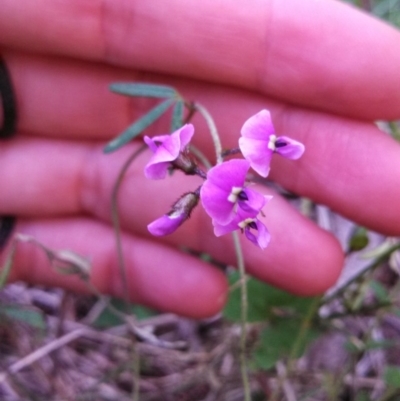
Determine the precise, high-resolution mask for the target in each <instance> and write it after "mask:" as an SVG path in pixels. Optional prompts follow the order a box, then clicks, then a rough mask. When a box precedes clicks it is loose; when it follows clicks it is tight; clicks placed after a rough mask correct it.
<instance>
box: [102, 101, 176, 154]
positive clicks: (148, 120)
mask: <svg viewBox="0 0 400 401" xmlns="http://www.w3.org/2000/svg"><path fill="white" fill-rule="evenodd" d="M174 102H175V100H174V99H167V100H165V101H164V102H162V103H160V104H159V105H157V106H156V107H154V108H153V109H151V110H150V111H149V112H148V113H147V114H145V115H144V116H143V117H141V118H139V120H136V121H135V122H134V123H133V124H132V125H131V126H129V127H128V128H127V129H126V130H125V131H124V132H123V133H122V134H121V135H119V136H118V137H117V138H114V139H113V140H112V141H111V142H109V143H108V144H107V146H106V147H105V148H104V153H111V152H114V151H116V150H117V149H119V148H120V147H122V146H124V145H125V144H127V143H128V142H130V141H131V140H132V139H134V138H136V137H137V136H138V135H139V134H141V133H142V132H143V131H144V130H145V129H146V128H147V127H149V126H150V125H151V124H153V123H154V121H156V120H157V119H158V118H160V117H161V116H162V115H163V114H164V113H165V112H166V111H167V110H168V108H169V107H170V106H171V105H172V104H173V103H174Z"/></svg>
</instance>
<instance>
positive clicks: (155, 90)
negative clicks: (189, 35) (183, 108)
mask: <svg viewBox="0 0 400 401" xmlns="http://www.w3.org/2000/svg"><path fill="white" fill-rule="evenodd" d="M110 90H111V92H115V93H119V94H120V95H126V96H135V97H154V98H160V99H164V98H171V97H174V96H176V95H177V92H176V90H175V89H174V88H172V87H170V86H165V85H153V84H142V83H140V84H139V83H132V82H116V83H113V84H111V85H110Z"/></svg>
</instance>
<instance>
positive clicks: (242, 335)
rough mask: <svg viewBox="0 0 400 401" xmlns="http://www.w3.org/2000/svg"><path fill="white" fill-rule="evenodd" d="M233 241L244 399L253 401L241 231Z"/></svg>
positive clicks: (235, 234) (235, 235)
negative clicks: (248, 354) (239, 296)
mask: <svg viewBox="0 0 400 401" xmlns="http://www.w3.org/2000/svg"><path fill="white" fill-rule="evenodd" d="M232 236H233V243H234V247H235V253H236V259H237V265H238V270H239V276H240V283H241V285H240V290H241V315H240V325H241V332H240V369H241V374H242V383H243V391H244V401H251V393H250V383H249V377H248V373H247V355H246V348H247V347H246V324H247V310H248V298H247V280H246V269H245V264H244V258H243V252H242V247H241V245H240V239H239V233H238V232H237V231H234V232H233V233H232Z"/></svg>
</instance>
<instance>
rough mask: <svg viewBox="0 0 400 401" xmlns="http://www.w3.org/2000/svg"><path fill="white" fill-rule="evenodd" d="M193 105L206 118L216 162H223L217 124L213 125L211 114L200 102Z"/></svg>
mask: <svg viewBox="0 0 400 401" xmlns="http://www.w3.org/2000/svg"><path fill="white" fill-rule="evenodd" d="M194 107H195V109H196V110H197V111H198V112H199V113H200V114H201V115H202V116H203V117H204V119H205V120H206V123H207V125H208V129H209V130H210V134H211V138H212V140H213V143H214V149H215V153H216V160H217V164H220V163H222V162H223V157H222V145H221V139H220V137H219V134H218V130H217V126H216V125H215V122H214V119H213V118H212V117H211V114H210V113H209V112H208V110H207V109H206V108H205V107H204V106H203V105H201V104H200V103H197V102H196V103H195V104H194Z"/></svg>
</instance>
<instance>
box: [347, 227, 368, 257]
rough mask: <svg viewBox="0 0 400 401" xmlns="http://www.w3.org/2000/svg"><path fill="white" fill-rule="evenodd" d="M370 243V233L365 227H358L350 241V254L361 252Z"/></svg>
mask: <svg viewBox="0 0 400 401" xmlns="http://www.w3.org/2000/svg"><path fill="white" fill-rule="evenodd" d="M368 243H369V238H368V231H367V230H366V229H365V228H364V227H357V228H356V229H355V230H354V232H353V234H352V236H351V238H350V241H349V252H357V251H361V250H362V249H364V248H365V247H366V246H367V245H368Z"/></svg>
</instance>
